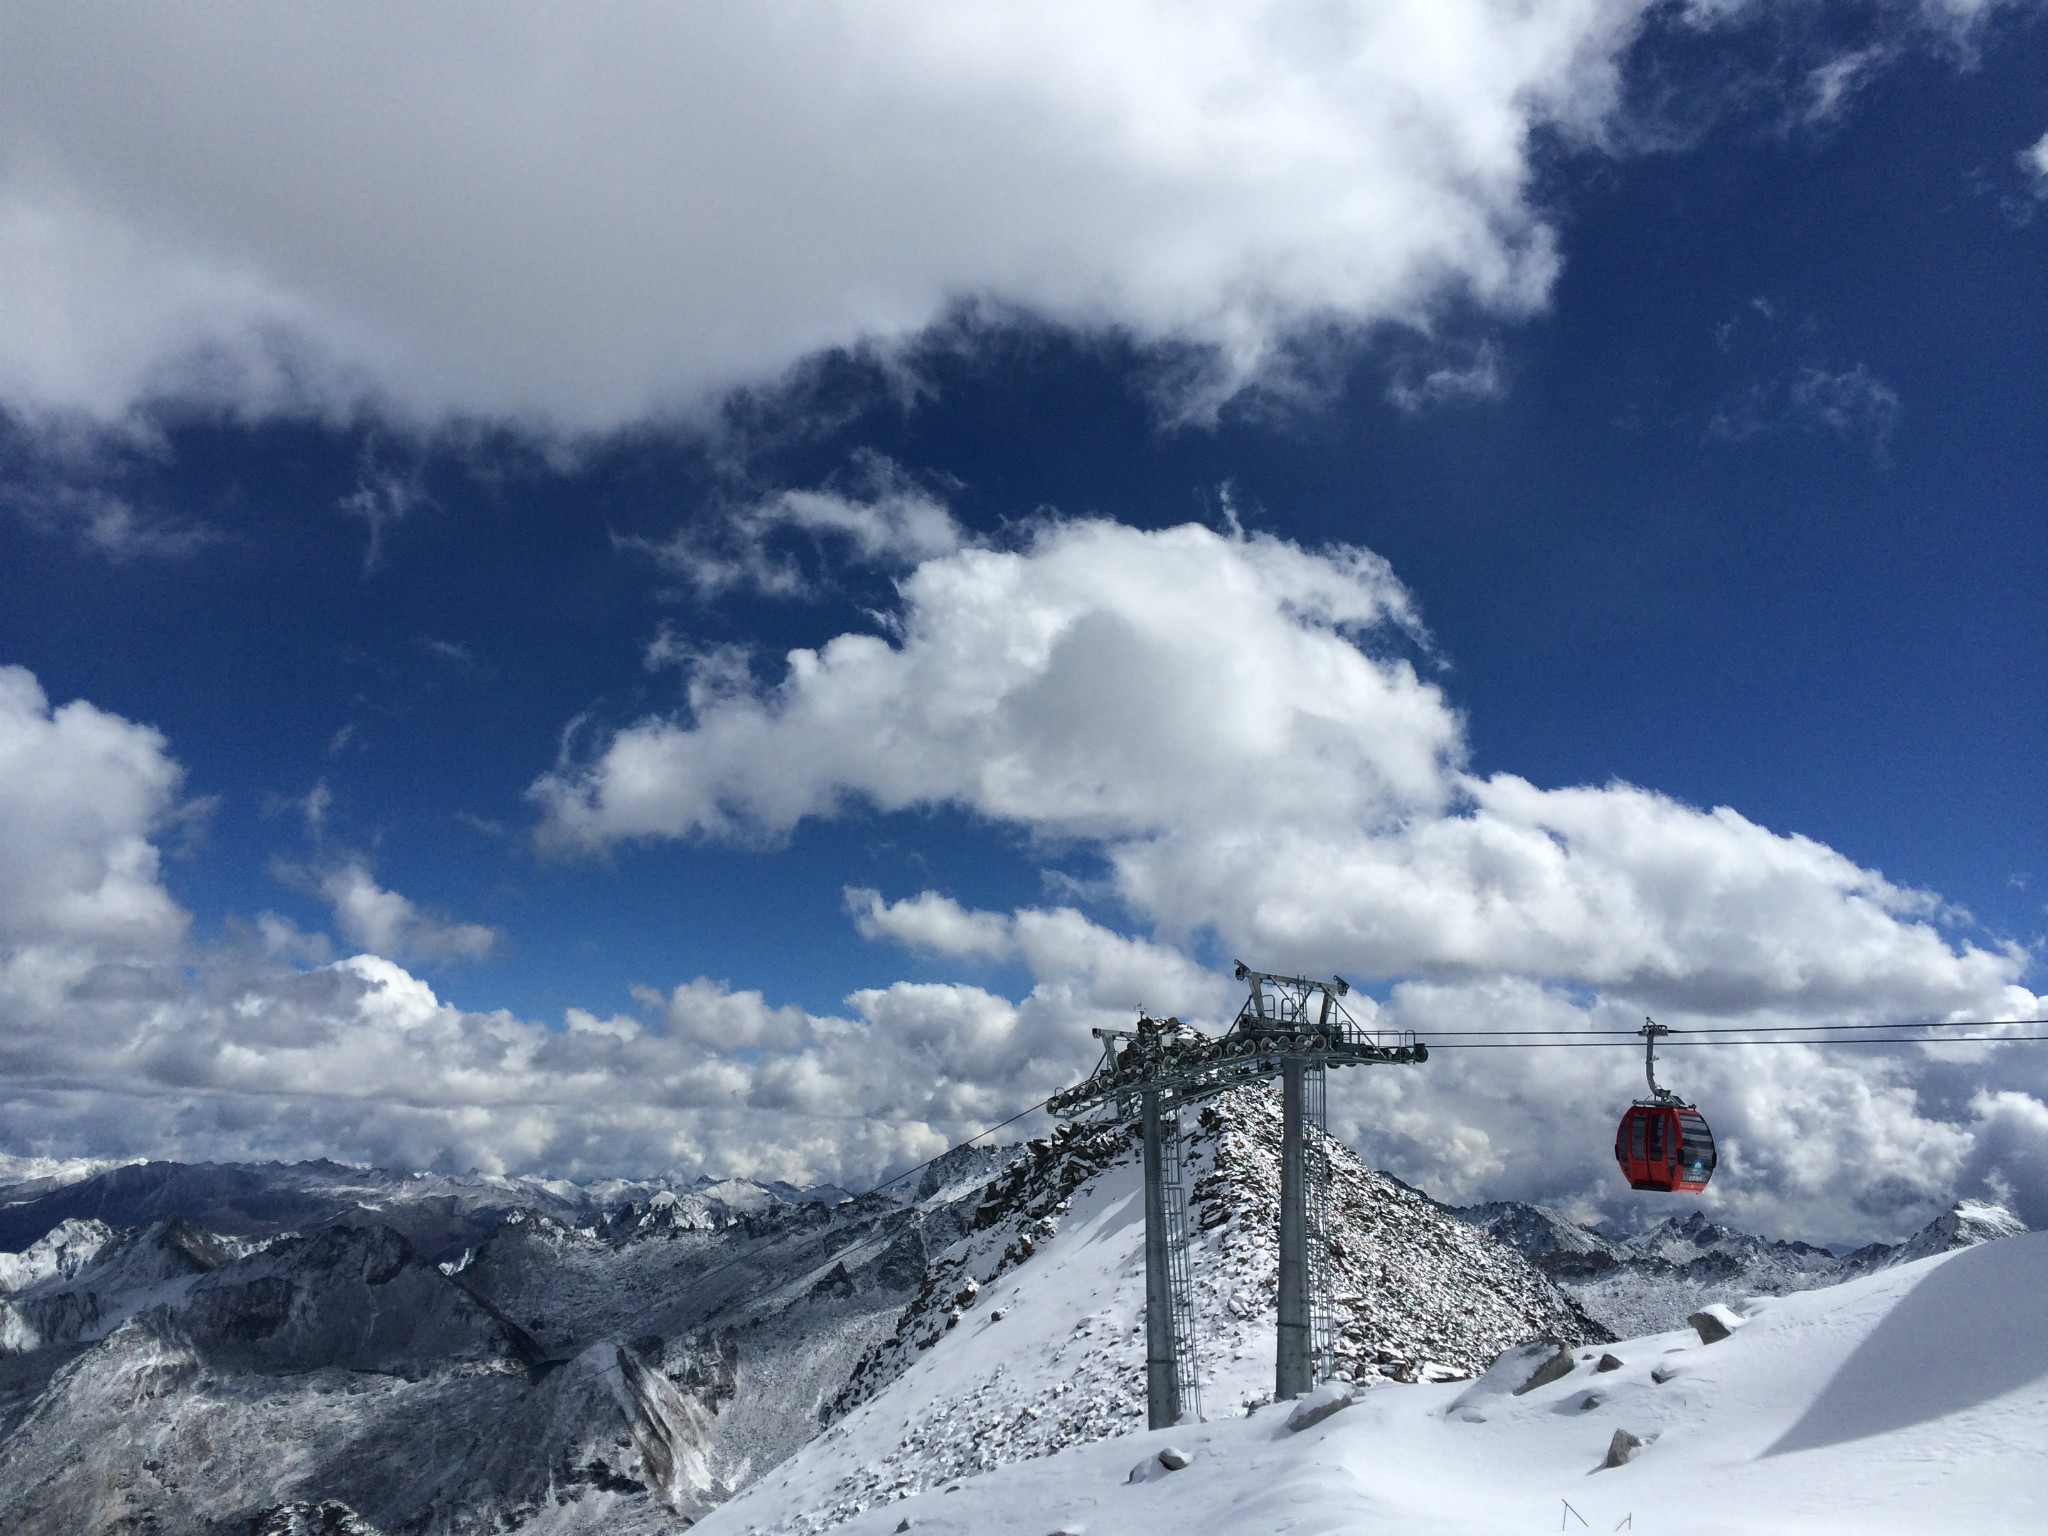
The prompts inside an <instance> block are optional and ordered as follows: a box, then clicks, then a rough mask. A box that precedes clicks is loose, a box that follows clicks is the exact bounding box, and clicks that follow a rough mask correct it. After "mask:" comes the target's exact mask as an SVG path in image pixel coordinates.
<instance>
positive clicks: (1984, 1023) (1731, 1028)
mask: <svg viewBox="0 0 2048 1536" xmlns="http://www.w3.org/2000/svg"><path fill="white" fill-rule="evenodd" d="M2011 1024H2048V1019H1917V1020H1914V1021H1913V1022H1911V1023H1904V1024H1878V1023H1871V1024H1697V1025H1673V1026H1672V1028H1671V1036H1670V1037H1671V1038H1672V1039H1674V1040H1675V1039H1676V1038H1677V1037H1678V1036H1680V1035H1746V1034H1752V1033H1757V1032H1762V1031H1768V1032H1769V1033H1771V1034H1777V1035H1789V1034H1810V1033H1816V1032H1820V1031H1834V1030H1840V1031H1844V1032H1846V1031H1852V1030H1866V1031H1867V1030H1873V1029H2003V1028H2005V1027H2006V1026H2007V1025H2011ZM1413 1033H1416V1034H1421V1035H1427V1036H1428V1037H1429V1038H1430V1039H1431V1040H1454V1039H1458V1038H1460V1037H1463V1036H1471V1037H1473V1038H1485V1039H1491V1038H1493V1037H1495V1036H1504V1035H1571V1036H1583V1035H1614V1036H1617V1037H1620V1036H1626V1037H1627V1038H1629V1039H1631V1040H1633V1039H1637V1038H1640V1036H1641V1035H1642V1031H1641V1030H1640V1029H1610V1028H1607V1027H1605V1026H1601V1027H1597V1028H1590V1029H1581V1028H1578V1027H1576V1026H1573V1025H1564V1024H1561V1025H1559V1026H1558V1027H1557V1028H1555V1029H1442V1030H1433V1029H1419V1030H1415V1031H1413ZM1659 1038H1660V1039H1661V1038H1663V1037H1662V1036H1660V1037H1659Z"/></svg>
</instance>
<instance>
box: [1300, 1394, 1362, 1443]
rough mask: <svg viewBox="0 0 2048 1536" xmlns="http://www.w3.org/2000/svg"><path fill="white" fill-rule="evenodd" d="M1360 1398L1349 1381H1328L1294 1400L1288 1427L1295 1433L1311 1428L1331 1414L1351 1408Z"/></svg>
mask: <svg viewBox="0 0 2048 1536" xmlns="http://www.w3.org/2000/svg"><path fill="white" fill-rule="evenodd" d="M1357 1400H1358V1392H1357V1390H1356V1389H1355V1388H1354V1387H1353V1386H1352V1385H1351V1383H1350V1382H1348V1381H1326V1382H1324V1383H1323V1384H1322V1385H1321V1386H1320V1387H1317V1388H1316V1389H1315V1390H1314V1391H1313V1392H1304V1393H1302V1395H1301V1396H1300V1397H1297V1398H1296V1399H1295V1400H1294V1408H1293V1411H1292V1412H1290V1413H1289V1414H1288V1415H1287V1428H1288V1430H1289V1431H1290V1432H1292V1433H1294V1434H1300V1433H1301V1432H1302V1431H1303V1430H1304V1429H1311V1428H1313V1427H1314V1426H1316V1425H1318V1424H1320V1423H1322V1422H1323V1420H1325V1419H1327V1418H1328V1417H1329V1416H1330V1415H1331V1414H1333V1413H1338V1412H1341V1411H1342V1410H1343V1409H1346V1408H1349V1407H1350V1406H1351V1405H1352V1404H1353V1403H1354V1402H1356V1401H1357Z"/></svg>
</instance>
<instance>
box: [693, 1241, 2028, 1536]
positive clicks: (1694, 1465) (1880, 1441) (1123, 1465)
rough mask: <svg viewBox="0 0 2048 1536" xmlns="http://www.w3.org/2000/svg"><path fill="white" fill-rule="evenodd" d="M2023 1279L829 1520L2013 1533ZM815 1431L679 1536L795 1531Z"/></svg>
mask: <svg viewBox="0 0 2048 1536" xmlns="http://www.w3.org/2000/svg"><path fill="white" fill-rule="evenodd" d="M1073 1214H1075V1215H1078V1214H1079V1207H1078V1206H1076V1208H1075V1211H1074V1213H1073ZM1067 1230H1069V1231H1071V1230H1072V1229H1071V1228H1069V1229H1067ZM1033 1262H1034V1263H1035V1262H1037V1260H1035V1259H1034V1260H1033ZM2043 1296H2048V1233H2033V1234H2031V1235H2021V1236H2016V1237H2014V1238H2012V1239H2011V1240H2009V1241H2004V1242H1996V1243H1988V1244H1979V1245H1976V1246H1973V1247H1969V1248H1965V1249H1959V1250H1955V1251H1953V1252H1949V1253H1945V1254H1942V1255H1938V1256H1936V1257H1933V1258H1928V1259H1921V1260H1918V1261H1913V1262H1907V1263H1903V1264H1897V1265H1891V1266H1887V1267H1884V1268H1880V1269H1878V1270H1877V1271H1875V1272H1873V1273H1870V1274H1867V1275H1864V1276H1862V1277H1860V1278H1857V1279H1854V1280H1851V1281H1849V1282H1847V1283H1845V1284H1841V1285H1837V1286H1832V1287H1828V1288H1825V1289H1816V1290H1812V1291H1808V1292H1806V1293H1804V1294H1798V1295H1791V1296H1786V1297H1782V1298H1763V1299H1760V1300H1758V1301H1756V1302H1755V1303H1754V1304H1749V1305H1745V1306H1744V1307H1743V1308H1741V1309H1740V1310H1739V1311H1733V1310H1731V1311H1729V1312H1728V1313H1727V1314H1726V1321H1727V1323H1728V1324H1729V1325H1730V1333H1729V1335H1728V1336H1726V1337H1720V1336H1718V1335H1717V1338H1718V1342H1715V1343H1711V1344H1709V1343H1705V1342H1703V1335H1702V1334H1701V1333H1700V1332H1696V1331H1694V1330H1692V1329H1689V1328H1688V1329H1685V1330H1683V1331H1680V1332H1669V1333H1661V1334H1652V1335H1649V1336H1646V1337H1641V1338H1634V1339H1629V1340H1626V1341H1623V1342H1619V1343H1614V1344H1611V1345H1606V1346H1596V1347H1593V1348H1588V1349H1580V1350H1574V1351H1570V1352H1568V1354H1567V1355H1566V1358H1565V1359H1564V1360H1562V1361H1560V1362H1557V1363H1556V1364H1555V1365H1549V1359H1548V1357H1549V1352H1548V1351H1545V1350H1541V1349H1539V1350H1534V1351H1524V1350H1515V1351H1510V1352H1508V1354H1507V1355H1506V1357H1505V1358H1504V1359H1502V1360H1501V1361H1500V1362H1499V1363H1498V1364H1497V1366H1496V1367H1495V1368H1494V1369H1492V1370H1490V1371H1488V1372H1487V1373H1486V1375H1485V1376H1483V1377H1481V1378H1480V1379H1479V1380H1477V1381H1473V1382H1451V1383H1444V1384H1441V1385H1438V1384H1428V1383H1424V1384H1419V1385H1415V1386H1396V1385H1392V1384H1385V1385H1381V1386H1378V1387H1375V1388H1372V1389H1370V1390H1367V1391H1365V1392H1363V1393H1361V1394H1359V1395H1358V1396H1357V1398H1356V1399H1355V1400H1354V1401H1352V1402H1350V1403H1349V1404H1348V1405H1346V1406H1342V1407H1337V1406H1336V1405H1337V1404H1339V1403H1340V1402H1341V1401H1342V1399H1341V1397H1339V1396H1338V1395H1337V1394H1335V1393H1332V1394H1330V1395H1329V1396H1328V1397H1327V1398H1326V1400H1325V1401H1324V1402H1323V1403H1322V1404H1320V1405H1317V1406H1320V1407H1322V1408H1326V1409H1328V1408H1335V1409H1336V1411H1334V1412H1331V1413H1329V1415H1328V1416H1327V1417H1324V1418H1322V1419H1320V1420H1318V1421H1316V1422H1313V1423H1304V1420H1307V1419H1308V1418H1309V1417H1310V1415H1309V1414H1307V1413H1302V1414H1299V1415H1297V1414H1296V1413H1293V1412H1289V1411H1287V1410H1284V1409H1281V1408H1277V1407H1269V1408H1266V1409H1263V1410H1261V1411H1259V1412H1258V1413H1256V1414H1254V1415H1252V1416H1250V1417H1235V1418H1224V1419H1218V1420H1216V1421H1214V1422H1211V1423H1207V1424H1200V1425H1188V1426H1182V1427H1180V1428H1176V1429H1166V1430H1157V1431H1146V1432H1140V1433H1136V1434H1132V1435H1129V1436H1126V1437H1124V1438H1121V1439H1117V1440H1112V1441H1102V1442H1095V1443H1092V1444H1086V1445H1076V1446H1073V1447H1070V1448H1068V1449H1067V1450H1064V1451H1061V1452H1059V1453H1057V1454H1054V1455H1051V1456H1046V1457H1043V1458H1039V1459H1034V1460H1030V1461H1021V1462H1016V1463H1013V1464H1009V1465H1004V1466H1000V1467H997V1468H995V1469H993V1470H991V1471H989V1472H986V1473H982V1474H979V1475H971V1476H963V1477H960V1478H957V1479H954V1480H950V1481H947V1482H946V1483H944V1484H942V1485H941V1486H939V1487H936V1488H930V1489H927V1490H926V1491H924V1492H923V1493H922V1494H919V1495H914V1496H909V1497H906V1498H904V1499H902V1500H900V1501H899V1500H895V1499H883V1500H882V1501H879V1502H878V1503H877V1504H876V1505H874V1506H872V1507H870V1508H869V1509H867V1510H865V1511H863V1512H860V1513H857V1514H853V1515H850V1516H849V1517H848V1518H847V1519H846V1520H845V1521H844V1522H843V1523H841V1524H838V1525H835V1526H834V1527H833V1530H834V1533H835V1536H884V1533H894V1532H914V1533H917V1536H965V1533H973V1536H1046V1533H1048V1532H1054V1533H1059V1532H1067V1533H1079V1532H1091V1533H1105V1536H1106V1533H1110V1532H1115V1533H1120V1536H1182V1533H1186V1532H1196V1531H1198V1532H1202V1533H1203V1536H1268V1533H1271V1532H1276V1531H1290V1530H1291V1531H1344V1532H1356V1533H1359V1536H1496V1533H1499V1532H1509V1531H1532V1532H1533V1531H1543V1530H1549V1531H1556V1530H1559V1529H1567V1530H1571V1531H1574V1532H1579V1531H1590V1532H1599V1531H1613V1530H1627V1531H1638V1532H1642V1531H1664V1532H1673V1533H1688V1536H1747V1533H1753V1532H1799V1533H1802V1536H1804V1533H1817V1536H1851V1533H1854V1536H1921V1533H1926V1532H1972V1533H1988V1536H2019V1533H2028V1536H2031V1533H2033V1532H2036V1531H2038V1530H2040V1529H2041V1527H2042V1521H2043V1516H2044V1512H2048V1482H2044V1480H2043V1475H2042V1469H2041V1446H2042V1445H2043V1444H2048V1317H2044V1313H2043V1309H2042V1307H2041V1304H2040V1303H2041V1298H2042V1297H2043ZM963 1326H964V1325H963ZM993 1326H994V1327H1000V1326H1002V1325H1000V1324H998V1325H993ZM1546 1365H1549V1368H1548V1369H1545V1370H1543V1371H1542V1373H1541V1378H1540V1379H1538V1380H1537V1381H1536V1383H1535V1384H1534V1385H1530V1382H1531V1379H1532V1376H1535V1375H1536V1368H1537V1367H1539V1366H1546ZM909 1380H910V1378H909V1377H908V1376H906V1377H905V1378H904V1381H905V1382H906V1383H907V1382H908V1381H909ZM1518 1389H1520V1390H1518ZM885 1400H886V1399H885V1398H881V1399H877V1401H876V1403H875V1404H874V1405H873V1406H874V1407H876V1408H879V1407H880V1406H881V1404H882V1402H883V1401H885ZM1296 1425H1301V1426H1302V1427H1300V1428H1296V1427H1294V1426H1296ZM938 1427H941V1426H938V1425H936V1424H935V1425H934V1428H938ZM857 1432H858V1431H857V1430H856V1429H855V1428H854V1426H853V1425H852V1423H851V1421H849V1423H848V1425H847V1426H846V1430H845V1433H846V1434H847V1436H848V1437H849V1438H851V1437H852V1436H853V1435H854V1434H855V1433H857ZM823 1444H824V1442H821V1443H820V1446H819V1447H814V1448H813V1449H812V1450H811V1451H807V1452H806V1453H805V1454H804V1455H802V1456H800V1457H798V1458H797V1459H796V1461H794V1462H792V1463H791V1464H790V1465H789V1466H788V1467H786V1468H783V1469H780V1470H779V1471H778V1473H777V1474H776V1476H774V1477H772V1478H769V1479H766V1480H764V1481H763V1482H762V1483H761V1484H760V1485H759V1486H758V1487H757V1488H755V1489H753V1490H751V1491H750V1492H749V1493H747V1494H745V1495H743V1496H742V1497H740V1498H739V1499H736V1500H734V1501H733V1502H732V1503H731V1504H729V1505H727V1506H726V1507H725V1508H723V1509H720V1510H718V1511H716V1512H714V1513H713V1514H712V1515H711V1516H710V1517H709V1518H708V1519H706V1520H705V1521H704V1522H703V1523H702V1525H700V1526H699V1527H698V1528H697V1536H744V1533H753V1532H762V1531H779V1530H790V1529H803V1528H805V1513H804V1512H805V1511H807V1510H810V1509H814V1508H817V1507H818V1506H819V1505H820V1504H822V1503H824V1502H827V1501H828V1500H829V1499H830V1497H831V1495H832V1493H833V1490H834V1488H835V1486H836V1485H835V1484H834V1483H833V1482H831V1481H830V1480H829V1474H830V1472H831V1470H832V1466H833V1465H835V1464H836V1463H832V1462H828V1461H825V1460H822V1459H820V1458H819V1456H818V1455H817V1452H818V1451H819V1450H820V1449H822V1447H823ZM875 1444H876V1445H879V1441H877V1442H875Z"/></svg>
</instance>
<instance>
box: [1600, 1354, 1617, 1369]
mask: <svg viewBox="0 0 2048 1536" xmlns="http://www.w3.org/2000/svg"><path fill="white" fill-rule="evenodd" d="M1593 1369H1594V1370H1596V1371H1618V1370H1620V1369H1621V1361H1620V1360H1618V1359H1616V1358H1615V1357H1614V1356H1613V1355H1602V1356H1601V1357H1600V1363H1599V1364H1598V1365H1596V1366H1594V1367H1593Z"/></svg>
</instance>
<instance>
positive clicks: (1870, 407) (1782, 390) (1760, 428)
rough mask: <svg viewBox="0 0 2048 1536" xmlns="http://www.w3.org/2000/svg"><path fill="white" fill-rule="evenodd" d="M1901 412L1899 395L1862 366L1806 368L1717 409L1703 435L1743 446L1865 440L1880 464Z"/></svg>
mask: <svg viewBox="0 0 2048 1536" xmlns="http://www.w3.org/2000/svg"><path fill="white" fill-rule="evenodd" d="M1902 409H1903V405H1902V403H1901V401H1900V399H1899V392H1898V391H1897V390H1896V389H1894V388H1892V386H1891V385H1890V384H1887V383H1886V382H1885V381H1884V380H1883V379H1881V378H1879V377H1878V376H1877V375H1876V374H1875V373H1873V372H1872V371H1871V370H1870V368H1869V367H1868V366H1867V365H1866V364H1863V363H1858V364H1856V365H1855V366H1854V367H1851V368H1843V369H1839V370H1837V369H1829V368H1826V367H1822V366H1818V365H1813V364H1809V365H1807V366H1805V367H1803V368H1801V369H1799V370H1798V372H1796V373H1794V374H1793V375H1791V376H1790V377H1789V378H1783V379H1766V380H1760V381H1758V382H1756V383H1753V384H1750V385H1749V386H1748V387H1747V388H1745V389H1742V390H1739V391H1737V392H1736V393H1735V394H1732V395H1730V396H1729V397H1728V398H1727V399H1725V400H1723V401H1722V402H1721V403H1720V405H1719V406H1717V407H1716V408H1715V411H1714V414H1713V416H1712V418H1711V419H1710V420H1709V421H1708V422H1707V434H1706V435H1707V436H1708V437H1709V438H1710V439H1715V440H1718V441H1721V442H1729V443H1744V442H1748V441H1750V440H1751V439H1752V438H1757V437H1763V436H1766V435H1768V434H1770V433H1774V432H1783V431H1789V430H1795V429H1796V430H1799V431H1804V432H1817V431H1825V432H1830V433H1833V434H1834V435H1835V436H1836V437H1840V438H1844V439H1848V440H1851V441H1854V440H1856V439H1861V440H1863V441H1864V442H1866V443H1868V444H1869V445H1870V451H1871V454H1872V456H1873V458H1875V459H1876V460H1877V462H1879V463H1880V464H1882V463H1884V462H1885V460H1886V458H1887V456H1888V454H1889V453H1890V449H1891V438H1892V433H1893V432H1894V431H1895V430H1896V429H1897V427H1898V422H1899V416H1900V413H1901V411H1902Z"/></svg>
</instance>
